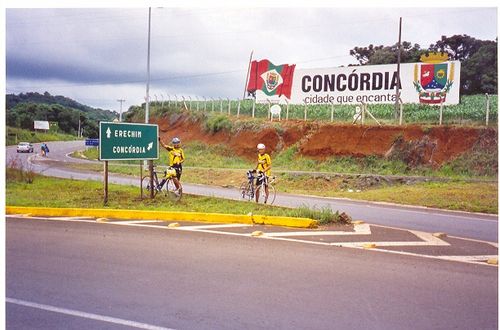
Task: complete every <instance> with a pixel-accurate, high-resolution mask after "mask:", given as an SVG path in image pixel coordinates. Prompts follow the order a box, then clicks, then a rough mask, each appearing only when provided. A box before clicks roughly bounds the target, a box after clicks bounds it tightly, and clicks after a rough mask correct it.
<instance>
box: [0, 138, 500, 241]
mask: <svg viewBox="0 0 500 330" xmlns="http://www.w3.org/2000/svg"><path fill="white" fill-rule="evenodd" d="M49 146H50V153H49V158H50V159H51V160H57V161H59V162H86V161H85V160H78V159H71V158H69V157H67V154H68V153H70V152H72V151H75V150H78V149H83V148H84V144H83V142H82V141H72V142H52V143H50V144H49ZM38 149H39V146H38V145H36V150H38ZM6 153H7V155H6V156H7V158H6V159H7V164H8V163H9V160H10V159H14V158H15V157H16V156H18V157H19V158H20V159H21V160H22V161H24V162H25V163H26V161H27V159H28V157H32V156H33V155H29V154H18V155H16V152H15V147H8V148H7V151H6ZM34 169H35V170H36V171H38V172H43V173H44V174H46V175H52V176H57V177H63V178H74V179H92V180H102V174H99V173H95V172H94V173H91V172H78V171H76V170H69V169H67V168H64V167H62V166H60V165H58V164H57V163H53V162H49V163H44V162H41V163H40V162H37V163H36V165H34ZM110 182H112V183H119V184H131V185H138V184H139V183H138V179H137V178H131V177H124V176H118V175H111V176H110ZM183 186H184V191H185V192H186V193H189V194H198V195H205V196H215V197H222V198H229V199H236V200H237V199H239V194H238V191H237V189H230V188H222V187H214V186H205V185H194V184H187V183H184V184H183ZM275 204H276V205H281V206H289V207H298V206H301V205H304V206H307V207H316V208H324V207H326V208H331V209H332V210H339V211H341V212H346V213H348V214H349V215H351V216H352V217H353V218H354V219H362V220H364V221H366V222H369V223H373V224H379V225H385V226H393V227H398V228H406V229H413V230H421V231H427V232H445V233H448V234H450V235H454V236H459V237H466V238H473V239H479V240H486V241H491V242H497V241H498V215H484V214H473V213H466V212H454V211H445V210H437V209H427V208H421V207H407V206H397V205H385V204H381V203H371V202H366V201H353V200H345V199H338V198H321V197H314V196H298V195H293V194H283V193H281V194H277V197H276V202H275Z"/></svg>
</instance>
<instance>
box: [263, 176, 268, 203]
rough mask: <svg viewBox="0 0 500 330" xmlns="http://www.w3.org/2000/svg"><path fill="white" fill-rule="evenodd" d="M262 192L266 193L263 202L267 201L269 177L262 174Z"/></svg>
mask: <svg viewBox="0 0 500 330" xmlns="http://www.w3.org/2000/svg"><path fill="white" fill-rule="evenodd" d="M264 192H265V193H266V197H265V198H264V204H265V203H267V199H268V197H269V177H268V176H267V175H266V176H264Z"/></svg>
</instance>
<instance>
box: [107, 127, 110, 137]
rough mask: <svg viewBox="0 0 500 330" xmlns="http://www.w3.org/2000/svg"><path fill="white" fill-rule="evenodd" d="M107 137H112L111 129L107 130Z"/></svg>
mask: <svg viewBox="0 0 500 330" xmlns="http://www.w3.org/2000/svg"><path fill="white" fill-rule="evenodd" d="M106 137H107V138H108V139H109V138H110V137H111V129H109V127H108V129H107V130H106Z"/></svg>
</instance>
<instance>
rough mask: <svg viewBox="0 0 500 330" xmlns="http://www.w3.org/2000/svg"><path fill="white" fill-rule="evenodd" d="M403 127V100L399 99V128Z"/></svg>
mask: <svg viewBox="0 0 500 330" xmlns="http://www.w3.org/2000/svg"><path fill="white" fill-rule="evenodd" d="M401 125H403V100H401V99H399V126H401Z"/></svg>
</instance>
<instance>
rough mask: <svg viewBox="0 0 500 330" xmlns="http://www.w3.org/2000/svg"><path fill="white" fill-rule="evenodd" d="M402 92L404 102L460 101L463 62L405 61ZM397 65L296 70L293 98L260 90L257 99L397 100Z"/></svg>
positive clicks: (306, 101) (311, 101)
mask: <svg viewBox="0 0 500 330" xmlns="http://www.w3.org/2000/svg"><path fill="white" fill-rule="evenodd" d="M400 72H401V83H400V92H401V99H402V101H403V103H422V104H441V102H443V104H444V105H449V104H458V103H459V90H460V62H459V61H449V62H442V63H434V64H431V63H405V64H401V68H400ZM396 89H397V65H396V64H388V65H367V66H351V67H341V68H322V69H296V70H295V72H294V74H293V83H292V91H291V97H290V99H289V100H288V99H287V98H285V97H284V96H280V97H278V96H276V95H273V96H268V95H266V94H265V93H263V92H262V91H261V90H257V91H256V98H257V102H267V101H271V102H280V103H283V102H284V101H286V100H288V101H289V102H290V103H291V104H332V103H333V104H360V103H362V102H364V103H368V104H374V103H394V102H395V101H396Z"/></svg>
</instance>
